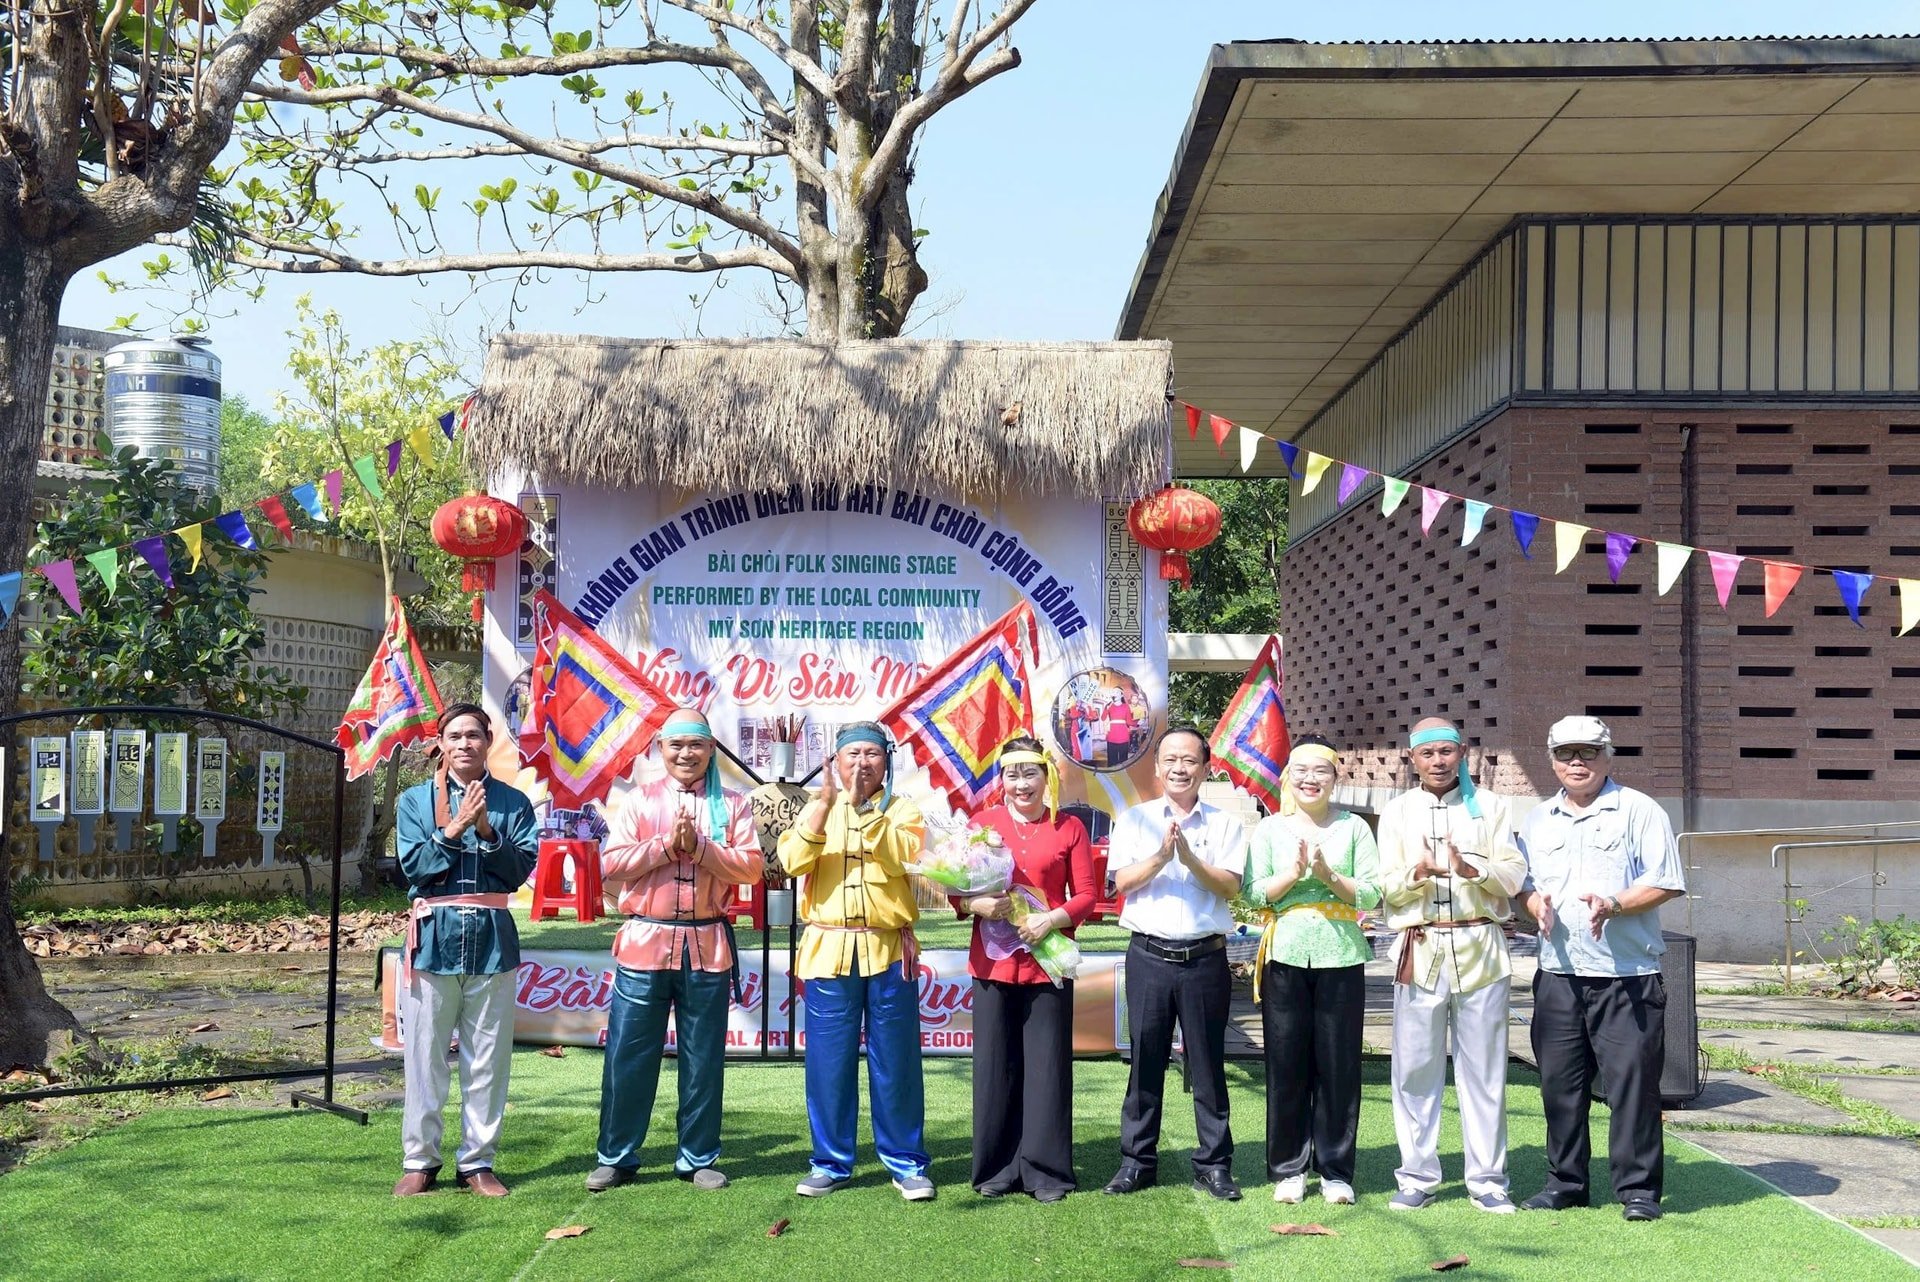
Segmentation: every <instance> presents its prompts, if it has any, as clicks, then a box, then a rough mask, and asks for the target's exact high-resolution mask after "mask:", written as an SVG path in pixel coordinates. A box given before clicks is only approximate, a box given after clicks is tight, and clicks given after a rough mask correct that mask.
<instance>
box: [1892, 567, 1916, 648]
mask: <svg viewBox="0 0 1920 1282" xmlns="http://www.w3.org/2000/svg"><path fill="white" fill-rule="evenodd" d="M1916 623H1920V579H1901V580H1900V631H1899V632H1897V633H1895V634H1894V635H1896V636H1905V635H1907V633H1909V632H1911V631H1913V625H1914V624H1916Z"/></svg>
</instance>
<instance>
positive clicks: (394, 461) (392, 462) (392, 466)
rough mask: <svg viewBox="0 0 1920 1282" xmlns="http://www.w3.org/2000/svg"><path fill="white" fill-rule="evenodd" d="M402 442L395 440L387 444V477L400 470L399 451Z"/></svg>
mask: <svg viewBox="0 0 1920 1282" xmlns="http://www.w3.org/2000/svg"><path fill="white" fill-rule="evenodd" d="M403 446H404V442H402V441H400V440H398V439H395V440H391V441H388V442H387V475H388V476H392V475H393V474H394V473H395V472H398V471H399V470H400V451H401V449H402V448H403Z"/></svg>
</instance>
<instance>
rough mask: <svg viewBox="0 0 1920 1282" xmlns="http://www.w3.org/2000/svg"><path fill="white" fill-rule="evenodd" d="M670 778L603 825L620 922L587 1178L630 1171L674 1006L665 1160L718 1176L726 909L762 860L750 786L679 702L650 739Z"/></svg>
mask: <svg viewBox="0 0 1920 1282" xmlns="http://www.w3.org/2000/svg"><path fill="white" fill-rule="evenodd" d="M657 742H658V743H659V745H660V757H661V760H662V761H663V762H665V764H666V767H667V777H666V778H665V779H661V780H659V781H657V782H655V783H650V784H647V785H645V786H643V787H637V788H635V789H633V790H632V791H631V792H629V793H628V794H627V795H626V797H625V799H624V800H623V801H622V802H621V803H620V805H619V807H618V808H617V809H616V810H615V812H614V815H613V818H612V820H611V821H610V822H609V824H608V831H607V839H606V842H605V844H604V846H603V848H602V851H601V856H600V871H601V879H602V881H603V882H604V883H605V885H606V887H607V889H608V890H609V891H611V892H614V893H616V894H618V895H619V897H620V911H621V912H622V913H624V914H626V917H627V921H626V924H625V925H624V926H622V927H621V928H620V933H619V934H618V935H617V936H615V938H614V941H613V956H614V960H615V961H617V962H618V963H619V970H618V973H617V974H616V975H615V977H614V983H613V1000H612V1005H611V1009H610V1010H609V1011H608V1019H607V1058H606V1067H605V1069H604V1070H603V1073H602V1077H601V1083H600V1144H599V1153H598V1161H599V1165H598V1166H596V1167H594V1170H593V1174H591V1175H589V1176H588V1177H587V1188H588V1189H589V1190H590V1191H592V1192H595V1193H601V1192H604V1191H606V1190H607V1189H610V1188H613V1187H614V1186H615V1185H619V1184H625V1183H627V1182H628V1181H630V1180H632V1179H634V1178H635V1176H636V1175H637V1174H638V1171H639V1166H640V1146H641V1145H642V1144H643V1143H645V1142H646V1138H647V1121H648V1119H649V1118H650V1117H651V1116H652V1114H653V1097H654V1092H655V1090H656V1089H657V1088H658V1087H659V1084H660V1057H661V1055H662V1054H663V1053H664V1051H665V1049H666V1039H667V1015H668V1012H669V1011H672V1013H673V1017H674V1024H675V1029H676V1034H677V1052H678V1055H679V1060H680V1073H679V1077H680V1114H679V1122H680V1137H679V1139H680V1149H679V1153H678V1155H677V1156H676V1157H675V1159H674V1163H673V1166H674V1170H675V1172H676V1173H677V1174H678V1175H679V1176H680V1178H681V1179H683V1180H691V1181H692V1182H693V1184H694V1186H695V1187H696V1188H703V1189H723V1188H725V1187H726V1186H727V1177H726V1176H725V1175H723V1174H721V1173H720V1171H719V1170H718V1169H716V1168H715V1166H714V1163H715V1162H717V1161H719V1160H720V1098H721V1081H722V1078H721V1073H722V1068H723V1066H724V1062H725V1057H726V1046H727V997H728V987H729V981H732V984H733V986H734V987H735V988H736V989H737V987H738V982H739V981H738V975H739V963H738V957H737V954H736V952H735V949H734V944H733V929H732V926H731V924H730V923H729V922H728V921H727V918H726V915H725V911H726V904H727V900H728V898H729V896H731V895H732V893H733V887H734V886H736V885H747V884H750V883H752V882H756V881H758V880H760V878H761V876H762V872H763V865H762V863H761V858H760V845H759V841H758V839H757V837H756V836H755V832H754V826H753V811H752V809H751V808H750V807H749V806H748V804H747V799H746V797H745V796H743V795H741V794H740V793H737V792H730V791H727V790H726V789H723V788H722V787H721V786H720V771H719V765H718V762H717V761H716V760H715V748H714V743H713V731H712V729H711V728H710V727H709V726H708V724H707V719H706V718H705V717H704V716H702V715H701V714H700V712H699V711H698V710H697V709H693V708H679V709H676V710H675V711H674V713H673V715H672V716H671V717H669V718H668V720H667V724H666V725H664V726H662V727H661V728H660V734H659V738H658V741H657Z"/></svg>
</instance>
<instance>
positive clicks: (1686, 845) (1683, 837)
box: [1675, 819, 1920, 958]
mask: <svg viewBox="0 0 1920 1282" xmlns="http://www.w3.org/2000/svg"><path fill="white" fill-rule="evenodd" d="M1887 828H1920V819H1885V820H1876V821H1875V822H1873V823H1850V824H1815V825H1806V826H1802V827H1798V828H1788V827H1783V826H1781V825H1778V824H1776V825H1774V826H1773V827H1770V828H1703V829H1700V830H1698V831H1689V832H1683V833H1681V834H1679V836H1678V837H1677V838H1676V839H1675V840H1676V841H1677V842H1678V844H1679V848H1680V860H1681V864H1682V866H1683V867H1685V868H1686V870H1687V873H1688V874H1689V876H1688V878H1687V881H1688V885H1689V887H1691V886H1692V885H1693V884H1694V883H1693V877H1692V876H1691V874H1693V873H1695V872H1704V871H1705V869H1704V868H1703V867H1702V866H1701V865H1699V864H1697V863H1694V862H1693V853H1692V843H1693V841H1694V839H1695V838H1706V837H1797V836H1804V835H1806V834H1808V833H1829V834H1831V833H1866V834H1869V835H1871V834H1873V833H1877V832H1880V831H1882V830H1883V829H1887ZM1900 840H1915V839H1908V838H1902V839H1900ZM1868 844H1869V845H1872V844H1877V843H1874V842H1868ZM1779 849H1780V848H1779V847H1778V846H1776V847H1774V859H1775V861H1776V864H1775V865H1770V866H1777V860H1778V857H1779ZM1782 892H1783V893H1782V901H1783V903H1785V902H1790V901H1791V900H1792V898H1793V896H1792V893H1791V891H1789V890H1788V889H1787V888H1786V887H1785V886H1784V885H1783V886H1782ZM1698 898H1700V896H1699V895H1698V894H1695V893H1694V892H1693V891H1692V890H1691V889H1689V890H1688V891H1687V896H1686V900H1687V933H1688V934H1689V935H1695V936H1696V937H1697V935H1698V932H1697V931H1695V930H1694V928H1693V902H1694V900H1696V899H1698ZM1788 941H1789V942H1788V950H1787V951H1788V956H1789V958H1791V956H1792V951H1793V950H1792V942H1791V941H1792V929H1791V927H1789V929H1788Z"/></svg>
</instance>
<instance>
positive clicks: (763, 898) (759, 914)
mask: <svg viewBox="0 0 1920 1282" xmlns="http://www.w3.org/2000/svg"><path fill="white" fill-rule="evenodd" d="M725 911H726V917H727V920H728V921H739V920H740V919H741V918H743V917H744V918H746V920H747V921H748V922H750V923H751V924H752V925H753V928H754V929H755V930H765V929H766V928H767V883H766V882H764V881H756V882H751V883H749V884H748V885H745V886H736V887H734V893H733V894H732V895H730V896H728V898H727V907H726V910H725Z"/></svg>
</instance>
